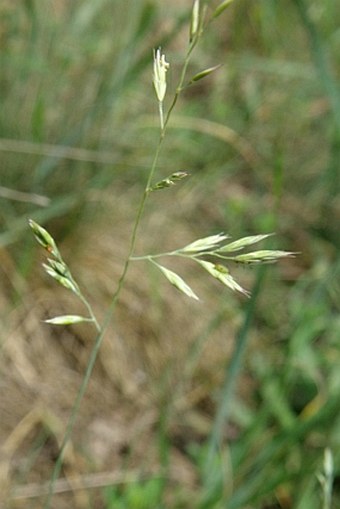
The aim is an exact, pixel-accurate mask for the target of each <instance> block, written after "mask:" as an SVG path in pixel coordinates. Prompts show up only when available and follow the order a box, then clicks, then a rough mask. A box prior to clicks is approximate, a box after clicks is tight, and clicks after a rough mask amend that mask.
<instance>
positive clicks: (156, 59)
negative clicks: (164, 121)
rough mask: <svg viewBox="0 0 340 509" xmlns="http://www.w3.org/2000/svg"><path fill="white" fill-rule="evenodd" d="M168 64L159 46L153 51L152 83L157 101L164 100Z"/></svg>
mask: <svg viewBox="0 0 340 509" xmlns="http://www.w3.org/2000/svg"><path fill="white" fill-rule="evenodd" d="M169 65H170V64H168V62H166V61H165V55H164V54H162V53H161V48H158V49H157V50H156V51H154V56H153V85H154V87H155V91H156V95H157V99H158V100H159V102H163V100H164V96H165V92H166V72H167V70H168V69H169Z"/></svg>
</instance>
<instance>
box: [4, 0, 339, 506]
mask: <svg viewBox="0 0 340 509" xmlns="http://www.w3.org/2000/svg"><path fill="white" fill-rule="evenodd" d="M208 3H209V8H210V9H211V8H212V6H216V5H218V4H219V3H220V2H208ZM190 11H191V2H189V1H182V2H180V1H176V2H175V1H173V2H161V1H158V2H157V1H152V0H139V1H138V2H136V1H134V0H130V1H127V0H97V1H95V2H93V1H91V0H82V1H78V0H74V1H72V2H68V1H64V0H47V1H45V2H41V1H40V2H38V1H34V0H25V1H21V2H12V1H10V0H3V1H2V2H1V5H0V14H1V16H0V20H1V21H0V38H1V56H0V58H1V69H2V72H1V78H0V87H1V97H2V108H1V111H0V136H1V139H0V150H1V158H2V161H1V169H0V176H1V182H0V200H1V209H0V222H1V233H0V247H1V249H0V262H1V263H0V271H1V280H0V284H1V294H0V313H1V320H2V326H1V336H2V337H1V345H2V355H1V361H0V369H1V398H0V407H1V414H0V415H1V418H0V437H1V443H2V449H1V456H0V477H1V479H0V481H1V493H2V495H0V498H1V497H2V498H3V501H2V502H3V504H4V506H5V507H9V508H15V509H17V508H21V507H25V509H29V508H37V507H43V501H44V496H45V494H46V484H45V483H46V482H47V481H48V479H49V477H50V475H51V471H52V467H53V464H54V461H55V459H56V455H57V451H58V444H60V442H61V440H62V437H63V433H64V429H65V423H66V421H67V418H68V415H69V412H70V408H71V406H72V403H73V401H74V398H75V395H76V393H77V390H78V388H79V385H80V383H81V380H82V377H83V374H84V369H85V366H86V362H87V359H88V355H89V351H90V349H91V345H92V341H93V331H92V330H91V329H88V328H86V327H83V325H78V326H74V327H73V328H58V327H51V326H48V325H46V324H44V323H43V320H44V319H46V318H48V317H51V316H55V315H56V314H62V313H63V312H67V313H69V312H72V313H73V312H75V313H77V306H78V304H77V303H76V302H74V300H73V299H72V297H70V296H69V295H68V294H67V292H66V291H64V290H62V289H60V290H59V289H58V288H56V286H55V284H54V282H53V281H49V280H48V279H47V277H45V276H44V274H43V271H42V270H41V267H40V261H42V258H41V253H40V250H39V248H38V247H37V246H36V244H35V242H34V240H33V239H32V235H31V233H30V232H29V230H28V227H27V219H28V218H29V217H31V218H33V219H34V220H36V221H38V222H40V223H41V224H44V225H45V226H46V227H47V228H48V230H49V231H50V232H52V233H53V235H54V237H55V238H56V240H57V241H58V244H59V246H60V248H61V250H62V252H63V255H64V258H65V260H67V262H68V264H69V266H70V267H71V268H72V271H73V272H74V274H75V275H76V277H77V280H78V281H81V282H82V284H83V287H84V288H85V291H86V294H87V296H88V298H89V299H90V300H91V302H92V303H93V305H94V307H95V309H96V311H97V313H98V315H99V316H101V315H103V313H104V311H105V309H106V306H107V305H108V303H109V299H110V295H111V294H112V292H113V291H114V289H115V285H116V283H117V278H118V275H119V273H120V270H121V264H122V260H123V259H124V256H125V255H126V251H127V241H128V238H129V234H130V231H131V222H132V221H133V217H134V214H135V210H136V203H137V200H139V196H140V193H141V192H142V190H143V186H144V185H145V179H146V175H147V171H148V167H149V165H150V161H151V158H152V154H153V153H154V150H155V146H156V143H157V137H158V131H157V126H158V118H157V104H156V100H155V96H154V93H153V90H152V85H151V74H152V48H155V47H158V46H162V49H163V50H164V51H165V52H166V55H167V59H168V61H169V62H170V63H171V70H170V71H169V73H168V75H169V81H170V83H169V95H170V94H171V92H172V93H173V92H174V88H175V86H176V84H177V81H178V73H179V70H180V66H181V64H182V62H183V55H184V53H185V48H186V45H187V40H188V21H189V19H190ZM339 17H340V12H339V10H338V9H337V2H335V1H332V0H327V1H324V2H318V1H317V0H290V1H285V2H277V1H276V0H256V1H253V0H235V2H234V3H233V4H232V6H231V7H230V8H229V9H228V10H227V11H226V12H225V13H224V14H223V15H222V16H221V17H220V18H218V19H217V20H216V22H215V23H214V24H212V25H211V26H210V29H209V30H208V32H207V33H206V35H205V37H204V38H203V40H202V41H201V43H200V45H199V46H198V47H197V49H196V50H195V53H194V55H193V59H192V62H191V68H190V72H191V75H194V74H195V73H197V72H198V71H200V70H202V69H205V68H207V67H211V66H213V65H216V64H219V63H222V64H223V66H222V67H221V68H220V69H219V70H218V71H217V72H216V73H214V74H213V75H211V76H210V77H208V78H206V79H204V80H202V81H200V82H198V83H197V85H196V86H194V87H191V88H190V89H188V91H187V92H185V94H184V95H183V96H182V97H181V99H180V101H179V103H178V106H177V107H176V108H177V109H176V111H175V115H174V117H173V119H172V121H171V124H170V126H169V131H168V134H167V140H166V143H165V146H164V150H163V152H162V155H161V163H160V167H159V171H158V176H159V177H160V178H162V177H166V176H167V175H169V174H171V173H173V172H174V171H183V170H185V171H188V172H189V173H190V174H191V177H190V179H188V180H186V181H185V182H183V183H182V182H181V183H180V184H179V185H178V186H177V187H176V188H171V189H165V190H162V191H159V192H157V193H154V196H153V197H152V200H150V202H149V206H148V208H147V210H146V214H145V217H144V220H143V225H142V229H141V235H140V237H139V241H138V246H137V251H138V253H141V254H143V253H148V252H157V251H165V250H167V249H173V248H175V247H179V246H182V245H185V244H186V243H188V242H190V241H193V240H195V239H197V238H200V237H204V236H207V235H212V234H215V233H218V232H221V231H224V232H226V233H228V234H230V235H232V237H234V238H238V237H240V236H244V235H249V234H257V233H267V232H270V231H275V232H276V233H277V235H276V236H275V237H273V238H272V240H271V243H272V244H271V245H272V246H274V247H277V248H279V249H287V250H289V251H297V252H299V253H301V254H300V255H299V256H298V257H297V258H295V259H290V260H287V261H284V262H281V263H279V264H278V265H276V266H271V267H269V269H267V270H266V271H264V270H260V271H258V270H251V269H237V270H236V275H237V277H238V278H239V279H240V280H241V282H242V283H243V285H244V286H245V287H247V288H251V287H252V286H253V298H252V300H250V301H248V302H246V299H245V298H243V297H238V296H236V295H234V294H232V293H231V292H229V291H227V289H225V290H224V289H221V287H220V286H219V285H218V284H217V283H216V285H215V284H214V282H212V281H211V278H206V277H205V275H204V274H203V275H202V274H201V272H200V271H199V272H197V271H196V269H195V268H193V267H191V265H188V266H184V265H183V264H181V265H180V267H177V266H176V264H174V265H173V267H174V268H175V269H176V270H178V271H179V272H180V273H181V275H183V276H184V277H185V279H186V280H188V282H189V283H190V285H191V286H192V287H193V288H194V289H195V291H196V290H197V291H198V293H199V294H200V295H201V296H202V301H201V303H196V302H191V301H190V300H189V299H187V298H186V297H185V296H184V295H182V294H180V293H177V292H176V291H175V290H174V289H173V288H171V287H170V286H169V285H168V283H167V282H166V281H163V279H162V276H161V274H158V273H156V271H153V270H152V268H149V267H148V266H147V265H144V263H143V262H138V263H136V264H135V266H133V270H132V271H131V273H130V275H129V278H128V281H127V285H126V288H125V289H124V292H123V295H122V299H121V301H120V304H119V307H118V310H117V313H116V316H115V321H114V324H113V326H112V329H111V330H110V332H109V334H108V335H107V337H106V340H105V342H104V344H103V346H102V350H101V353H100V355H99V359H98V362H97V364H96V367H95V373H94V376H93V378H92V380H91V383H90V387H89V389H88V391H87V395H86V397H85V401H84V402H83V405H82V407H81V411H80V414H79V416H78V420H77V424H76V429H75V432H74V434H73V436H72V440H71V443H70V445H69V447H68V449H67V454H66V458H65V461H64V464H63V471H62V478H61V479H60V480H59V481H58V482H57V484H56V491H57V493H56V494H55V496H54V499H53V504H54V505H53V507H55V508H58V509H60V508H61V509H62V508H63V507H75V508H90V507H93V508H96V509H97V508H98V509H100V508H103V509H116V508H118V509H123V508H124V509H143V508H189V507H190V508H192V507H195V508H200V509H210V508H214V509H220V508H228V509H239V508H240V509H241V508H242V509H255V508H256V509H257V508H259V509H288V508H294V509H314V508H315V509H316V508H321V507H323V508H325V509H327V508H328V509H329V507H330V505H329V504H328V502H327V499H326V497H325V495H324V492H325V490H323V488H322V483H320V482H319V480H318V478H317V474H320V472H322V470H323V457H324V450H325V448H326V447H329V448H330V450H331V451H332V454H333V459H334V485H333V506H332V507H334V508H335V507H338V506H339V504H340V492H339V487H338V478H337V475H338V474H337V472H338V470H339V464H340V456H339V443H340V410H339V409H340V371H339V363H340V353H339V339H340V332H339V331H340V319H339V308H340V304H339V302H340V299H339V297H340V278H339V272H340V258H339V238H340V237H339V219H340V218H339V212H340V201H339V196H338V193H339V164H340V163H339V161H340V158H339V155H340V91H339V86H338V83H339V81H338V80H339V69H340V67H339V64H340V61H339V59H340V31H339V21H340V19H339ZM190 72H189V75H190ZM327 504H328V505H327Z"/></svg>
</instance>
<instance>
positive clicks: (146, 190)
mask: <svg viewBox="0 0 340 509" xmlns="http://www.w3.org/2000/svg"><path fill="white" fill-rule="evenodd" d="M194 46H195V44H194V43H191V44H190V46H189V49H188V52H187V55H186V59H185V62H184V65H183V69H182V73H181V77H180V81H179V85H178V87H177V89H176V93H175V96H174V99H173V101H172V104H171V106H170V108H169V110H168V113H167V116H166V119H165V121H164V117H163V103H162V101H159V111H160V122H161V133H160V137H159V141H158V145H157V148H156V152H155V155H154V158H153V162H152V165H151V168H150V171H149V174H148V178H147V182H146V185H145V188H144V191H143V194H142V197H141V201H140V204H139V207H138V209H137V212H136V218H135V222H134V226H133V229H132V232H131V237H130V244H129V247H128V253H127V256H126V259H125V263H124V266H123V269H122V273H121V276H120V278H119V281H118V284H117V288H116V290H115V292H114V294H113V295H112V298H111V303H110V306H109V308H108V310H107V312H106V315H105V318H104V321H103V324H102V325H101V326H100V325H99V324H98V322H97V320H96V319H95V317H94V315H93V312H92V310H91V307H90V305H89V304H88V302H87V300H86V299H85V298H84V297H83V296H81V300H82V301H83V303H84V304H85V306H86V307H87V308H88V310H89V313H90V316H91V318H92V319H93V322H94V324H95V326H96V328H97V330H98V335H97V337H96V339H95V343H94V346H93V348H92V351H91V353H90V357H89V361H88V364H87V367H86V371H85V375H84V378H83V380H82V383H81V386H80V388H79V391H78V394H77V396H76V399H75V402H74V405H73V407H72V410H71V414H70V417H69V420H68V423H67V426H66V430H65V434H64V437H63V440H62V443H61V446H60V452H59V455H58V458H57V460H56V462H55V465H54V469H53V472H52V476H51V480H50V485H49V493H48V496H47V500H46V503H45V505H44V509H50V507H51V502H52V497H53V493H54V486H55V483H56V481H57V479H58V477H59V474H60V471H61V467H62V462H63V458H64V453H65V449H66V446H67V444H68V442H69V440H70V437H71V435H72V432H73V428H74V425H75V421H76V418H77V415H78V412H79V408H80V404H81V402H82V399H83V397H84V394H85V392H86V389H87V386H88V384H89V381H90V378H91V375H92V371H93V368H94V365H95V362H96V359H97V356H98V353H99V350H100V347H101V345H102V342H103V339H104V337H105V333H106V331H107V329H108V327H109V325H110V323H111V320H112V317H113V314H114V311H115V308H116V304H117V301H118V299H119V296H120V293H121V290H122V288H123V286H124V282H125V278H126V274H127V272H128V269H129V265H130V262H131V260H132V259H133V257H132V253H133V251H134V248H135V244H136V238H137V232H138V229H139V226H140V222H141V219H142V215H143V212H144V208H145V204H146V201H147V198H148V196H149V190H150V186H151V182H152V180H153V176H154V173H155V171H156V167H157V163H158V159H159V154H160V151H161V147H162V144H163V140H164V137H165V132H166V127H167V124H168V121H169V118H170V115H171V112H172V110H173V109H174V107H175V104H176V102H177V99H178V97H179V94H180V93H181V91H182V87H183V83H184V79H185V74H186V71H187V67H188V64H189V60H190V55H191V53H192V50H193V48H194Z"/></svg>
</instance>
